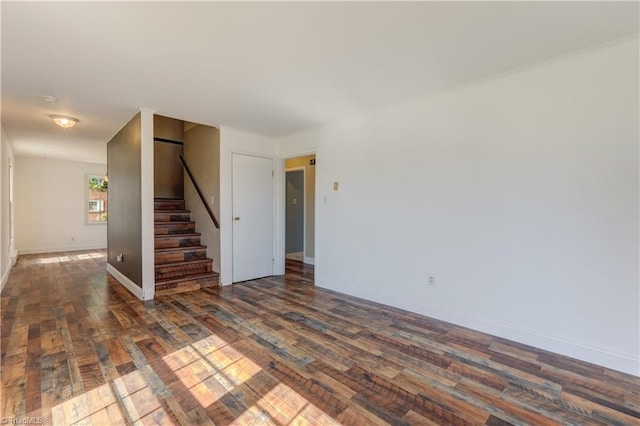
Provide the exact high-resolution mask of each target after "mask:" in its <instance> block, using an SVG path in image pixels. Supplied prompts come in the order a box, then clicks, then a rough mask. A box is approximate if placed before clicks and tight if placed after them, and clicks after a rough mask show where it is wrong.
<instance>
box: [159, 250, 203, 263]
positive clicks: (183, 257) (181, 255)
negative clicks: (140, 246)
mask: <svg viewBox="0 0 640 426" xmlns="http://www.w3.org/2000/svg"><path fill="white" fill-rule="evenodd" d="M206 258H207V249H195V250H186V251H185V250H180V251H169V252H163V253H156V256H155V262H156V265H162V264H163V263H176V262H188V261H191V260H203V259H206Z"/></svg>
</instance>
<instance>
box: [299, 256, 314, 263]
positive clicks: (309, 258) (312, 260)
mask: <svg viewBox="0 0 640 426" xmlns="http://www.w3.org/2000/svg"><path fill="white" fill-rule="evenodd" d="M302 263H306V264H307V265H315V264H316V261H315V259H314V258H313V257H307V256H305V257H304V258H303V259H302Z"/></svg>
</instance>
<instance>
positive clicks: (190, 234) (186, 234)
mask: <svg viewBox="0 0 640 426" xmlns="http://www.w3.org/2000/svg"><path fill="white" fill-rule="evenodd" d="M201 236H202V234H201V233H199V232H188V233H184V234H156V235H155V238H184V237H192V238H193V237H201Z"/></svg>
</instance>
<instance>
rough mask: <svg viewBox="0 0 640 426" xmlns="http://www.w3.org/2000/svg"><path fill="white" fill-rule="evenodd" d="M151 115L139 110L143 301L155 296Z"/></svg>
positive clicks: (151, 113) (149, 111)
mask: <svg viewBox="0 0 640 426" xmlns="http://www.w3.org/2000/svg"><path fill="white" fill-rule="evenodd" d="M153 115H154V111H152V110H150V109H146V108H140V180H141V183H140V185H141V188H140V203H141V205H140V213H141V220H142V294H143V295H144V298H143V300H151V299H153V297H154V295H155V289H156V279H155V262H154V260H155V259H154V257H155V250H154V225H153V224H154V219H153V218H154V216H153V213H154V207H153V197H154V181H153V167H154V165H153Z"/></svg>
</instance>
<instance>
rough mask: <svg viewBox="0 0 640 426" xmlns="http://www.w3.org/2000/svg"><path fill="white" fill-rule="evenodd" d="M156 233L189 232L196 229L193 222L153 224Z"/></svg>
mask: <svg viewBox="0 0 640 426" xmlns="http://www.w3.org/2000/svg"><path fill="white" fill-rule="evenodd" d="M154 230H155V234H156V235H167V234H189V233H192V232H195V231H196V224H195V223H181V222H176V223H170V224H165V225H158V224H156V225H155V226H154Z"/></svg>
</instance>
